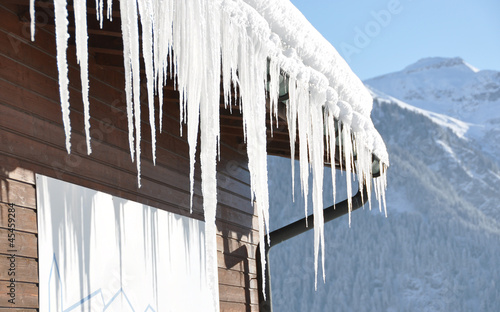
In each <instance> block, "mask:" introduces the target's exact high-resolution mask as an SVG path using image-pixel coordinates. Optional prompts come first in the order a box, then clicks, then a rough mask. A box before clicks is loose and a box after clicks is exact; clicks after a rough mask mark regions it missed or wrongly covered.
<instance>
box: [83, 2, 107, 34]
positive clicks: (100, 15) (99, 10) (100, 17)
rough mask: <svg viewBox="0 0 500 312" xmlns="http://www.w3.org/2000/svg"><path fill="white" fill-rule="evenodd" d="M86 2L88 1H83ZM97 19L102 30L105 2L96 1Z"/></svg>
mask: <svg viewBox="0 0 500 312" xmlns="http://www.w3.org/2000/svg"><path fill="white" fill-rule="evenodd" d="M83 1H85V2H86V0H83ZM95 9H96V18H97V20H98V21H99V26H100V27H101V28H102V22H103V10H104V0H95Z"/></svg>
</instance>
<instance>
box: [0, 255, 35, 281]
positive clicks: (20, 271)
mask: <svg viewBox="0 0 500 312" xmlns="http://www.w3.org/2000/svg"><path fill="white" fill-rule="evenodd" d="M11 259H12V258H9V256H8V255H0V280H2V281H9V280H10V279H11V278H15V279H16V281H17V282H30V283H38V262H37V261H36V260H35V259H31V258H22V257H16V258H15V261H14V262H12V261H11ZM12 263H14V264H15V267H11V264H12ZM9 269H11V270H10V271H9ZM9 273H10V274H11V275H9Z"/></svg>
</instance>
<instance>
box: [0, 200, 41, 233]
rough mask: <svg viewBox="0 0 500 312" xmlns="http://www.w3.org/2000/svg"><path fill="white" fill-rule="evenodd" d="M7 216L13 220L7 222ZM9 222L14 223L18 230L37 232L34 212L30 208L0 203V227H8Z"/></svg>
mask: <svg viewBox="0 0 500 312" xmlns="http://www.w3.org/2000/svg"><path fill="white" fill-rule="evenodd" d="M9 218H11V219H14V220H10V221H11V222H9ZM9 224H11V225H12V224H14V226H15V229H16V230H18V231H25V232H30V233H37V223H36V212H35V210H33V209H30V208H23V207H18V206H14V207H11V206H9V205H8V204H5V203H0V228H5V229H9Z"/></svg>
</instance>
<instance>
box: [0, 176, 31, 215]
mask: <svg viewBox="0 0 500 312" xmlns="http://www.w3.org/2000/svg"><path fill="white" fill-rule="evenodd" d="M0 186H1V190H0V202H4V203H8V204H10V203H13V204H15V205H16V206H23V207H29V208H33V209H35V208H36V194H35V188H34V186H33V185H32V184H27V183H23V182H19V181H15V180H11V179H1V180H0Z"/></svg>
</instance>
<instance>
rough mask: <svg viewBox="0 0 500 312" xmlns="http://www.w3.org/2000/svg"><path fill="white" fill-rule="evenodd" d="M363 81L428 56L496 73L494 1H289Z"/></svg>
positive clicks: (498, 11) (499, 13)
mask: <svg viewBox="0 0 500 312" xmlns="http://www.w3.org/2000/svg"><path fill="white" fill-rule="evenodd" d="M291 1H292V3H293V4H294V5H295V6H296V7H297V8H298V9H299V10H300V11H301V12H302V13H303V14H304V15H305V17H306V18H307V19H308V20H309V21H310V22H311V24H313V26H314V27H316V29H318V30H319V32H320V33H321V34H322V35H323V36H324V37H325V38H326V39H327V40H328V41H330V42H331V43H332V45H333V46H334V47H335V48H336V49H337V51H339V53H340V54H341V55H342V56H343V57H344V58H345V59H346V61H347V62H348V63H349V65H350V66H351V68H352V70H353V71H354V72H355V73H356V74H357V75H358V76H359V77H360V78H361V79H363V80H364V79H367V78H371V77H375V76H378V75H382V74H385V73H389V72H393V71H397V70H401V69H403V68H404V67H405V66H407V65H409V64H412V63H414V62H416V61H417V60H419V59H421V58H424V57H430V56H443V57H455V56H459V57H462V58H463V59H464V60H465V61H466V62H468V63H469V64H471V65H473V66H475V67H477V68H478V69H493V70H499V71H500V1H498V0H476V1H473V0H469V1H464V0H455V1H452V0H434V1H431V0H351V1H349V0H291Z"/></svg>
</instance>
